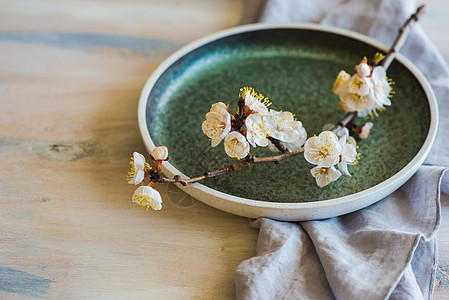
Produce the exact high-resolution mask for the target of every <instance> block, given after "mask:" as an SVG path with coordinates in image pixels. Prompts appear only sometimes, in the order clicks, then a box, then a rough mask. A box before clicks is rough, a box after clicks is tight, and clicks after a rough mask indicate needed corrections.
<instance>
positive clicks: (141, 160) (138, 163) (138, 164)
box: [133, 152, 145, 170]
mask: <svg viewBox="0 0 449 300" xmlns="http://www.w3.org/2000/svg"><path fill="white" fill-rule="evenodd" d="M133 161H134V167H135V168H136V169H138V170H143V168H144V167H145V157H144V156H143V155H142V154H140V153H139V152H134V153H133Z"/></svg>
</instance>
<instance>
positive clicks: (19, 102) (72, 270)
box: [0, 0, 449, 299]
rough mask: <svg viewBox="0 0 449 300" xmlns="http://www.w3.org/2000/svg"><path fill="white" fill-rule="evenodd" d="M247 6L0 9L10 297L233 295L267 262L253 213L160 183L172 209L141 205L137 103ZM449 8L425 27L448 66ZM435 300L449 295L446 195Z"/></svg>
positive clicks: (434, 13)
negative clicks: (168, 61) (165, 68)
mask: <svg viewBox="0 0 449 300" xmlns="http://www.w3.org/2000/svg"><path fill="white" fill-rule="evenodd" d="M242 11H243V2H242V1H238V0H215V1H206V0H152V1H143V0H128V1H124V0H116V1H104V0H94V1H83V0H67V1H56V0H54V1H52V0H40V1H32V0H23V1H14V0H0V166H1V168H0V205H1V209H0V226H1V231H0V298H2V299H4V298H7V299H36V298H44V299H47V298H48V299H97V298H98V299H123V298H128V299H232V298H234V297H235V287H234V269H235V267H236V266H237V265H238V264H239V263H240V262H241V261H243V260H245V259H248V258H250V257H252V256H254V255H255V251H256V243H257V235H258V231H257V230H255V229H252V228H250V227H249V225H248V220H247V219H246V218H242V217H237V216H234V215H230V214H228V213H225V212H222V211H218V210H216V209H213V208H211V207H208V206H206V205H204V204H202V203H200V202H197V201H196V200H194V199H192V198H190V197H189V196H187V195H186V194H184V193H182V192H180V191H179V190H178V189H177V188H176V187H174V186H170V185H163V186H159V188H160V190H161V193H162V197H163V198H164V208H163V210H162V211H160V212H147V211H146V210H144V209H141V208H140V207H139V206H137V205H135V204H133V203H131V201H130V197H131V195H132V193H133V191H134V188H133V187H131V186H129V185H126V183H125V176H126V173H127V171H128V166H129V165H128V162H129V157H130V156H131V154H132V152H133V151H139V152H142V153H145V148H144V146H143V143H142V140H141V137H140V133H139V130H138V126H137V103H138V99H139V95H140V92H141V89H142V87H143V85H144V83H145V81H146V80H147V78H148V76H149V75H150V74H151V72H152V71H153V70H154V69H155V68H156V67H157V66H158V64H159V63H161V62H162V60H163V59H164V58H166V57H167V56H168V55H170V54H171V53H172V52H173V51H175V50H176V49H178V48H179V47H181V46H182V45H185V44H186V43H188V42H191V41H193V40H195V39H197V38H199V37H202V36H204V35H207V34H209V33H213V32H215V31H217V30H220V29H224V28H229V27H232V26H235V25H237V24H238V23H239V21H240V16H241V13H242ZM448 12H449V4H448V2H446V1H444V0H439V1H438V0H433V1H428V16H429V17H428V18H424V20H423V22H422V25H423V27H424V29H425V31H426V32H428V34H429V36H430V38H431V39H432V41H433V42H434V43H435V44H436V46H437V47H438V48H439V49H440V50H441V51H442V53H443V55H444V56H445V57H446V58H448V57H449V39H448V36H447V29H448V28H449V25H448V24H449V21H448V18H447V13H448ZM442 200H443V215H444V218H443V224H442V227H441V229H440V231H439V248H440V266H439V269H438V274H437V275H438V281H437V284H436V290H435V299H445V298H448V297H449V275H448V274H449V229H448V226H447V224H448V223H447V222H448V221H447V219H448V218H449V199H448V197H447V196H443V199H442Z"/></svg>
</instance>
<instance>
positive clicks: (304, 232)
mask: <svg viewBox="0 0 449 300" xmlns="http://www.w3.org/2000/svg"><path fill="white" fill-rule="evenodd" d="M249 3H250V4H251V5H252V7H251V9H250V10H249V11H250V12H251V13H250V14H248V13H247V14H245V17H244V18H245V19H244V20H245V21H246V22H247V23H250V22H251V21H252V20H251V17H253V18H254V17H258V18H260V20H261V21H262V22H271V23H288V22H317V23H321V24H324V25H328V26H338V27H343V28H346V29H352V30H354V31H359V32H361V33H363V34H366V35H369V36H372V37H374V38H375V39H377V40H379V41H380V42H382V43H384V44H386V45H390V44H391V43H392V41H393V39H394V37H395V35H396V33H397V30H398V28H399V27H400V26H401V25H402V23H403V22H404V21H405V20H406V19H407V18H408V17H409V16H410V14H412V13H413V11H414V10H415V8H416V6H417V3H416V2H415V1H406V0H399V1H389V0H350V1H342V0H321V1H319V2H318V1H309V0H297V1H282V0H267V1H256V0H251V1H249ZM401 53H403V54H404V55H405V56H407V57H408V58H409V59H411V60H412V61H413V62H414V63H415V65H416V66H417V67H418V68H419V69H420V70H421V71H422V72H423V74H424V75H425V76H426V77H427V79H428V80H429V81H430V83H431V85H432V87H433V89H434V91H435V93H436V96H437V100H438V103H439V109H440V127H439V131H438V135H437V138H436V141H435V145H434V146H433V148H432V151H431V153H430V154H429V156H428V158H427V159H426V161H425V165H424V166H422V167H421V168H420V169H419V170H418V172H417V173H416V174H415V175H414V176H413V177H412V178H411V179H410V180H409V181H408V182H407V183H406V184H405V185H404V186H403V187H401V188H400V189H399V190H397V191H396V192H394V193H393V194H391V195H390V196H388V197H386V198H385V199H383V200H381V201H380V202H378V203H376V204H374V205H371V206H370V207H368V208H365V209H363V210H360V211H357V212H354V213H351V214H348V215H345V216H341V217H337V218H331V219H327V220H321V221H309V222H299V223H289V222H278V221H274V220H269V219H265V218H261V219H258V220H254V221H251V226H253V227H254V228H259V230H260V232H259V240H258V244H257V256H255V257H253V258H251V259H249V260H246V261H244V262H242V263H241V264H240V265H239V266H238V267H237V269H236V272H235V281H236V293H237V298H238V299H334V298H337V299H388V298H390V299H430V298H431V295H432V290H433V284H434V277H435V267H436V257H437V248H436V237H435V233H436V231H437V229H438V226H439V224H440V185H441V190H442V191H443V192H445V193H448V191H449V176H443V174H444V171H445V170H446V169H447V167H448V166H449V151H447V149H449V139H447V132H448V130H449V118H444V117H443V116H446V115H448V113H449V68H448V67H447V65H446V63H445V62H444V60H443V59H442V58H441V55H440V54H439V53H438V51H437V50H436V49H435V47H434V46H433V45H432V43H431V42H430V41H429V40H428V39H427V37H426V36H425V34H424V32H423V31H422V30H421V28H420V26H419V25H415V26H414V27H413V29H412V31H411V33H410V35H409V37H408V39H407V42H406V44H405V45H404V46H403V48H402V50H401ZM442 180H443V182H442Z"/></svg>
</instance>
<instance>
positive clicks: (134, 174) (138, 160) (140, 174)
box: [128, 152, 145, 185]
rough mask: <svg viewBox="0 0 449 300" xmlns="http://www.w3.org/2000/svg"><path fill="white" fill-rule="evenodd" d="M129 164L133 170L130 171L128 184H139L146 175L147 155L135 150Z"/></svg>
mask: <svg viewBox="0 0 449 300" xmlns="http://www.w3.org/2000/svg"><path fill="white" fill-rule="evenodd" d="M129 164H130V165H131V170H130V171H129V172H128V184H135V185H138V184H139V183H141V182H142V180H143V179H144V177H145V157H144V156H143V155H142V154H140V153H138V152H134V153H133V157H131V161H130V162H129Z"/></svg>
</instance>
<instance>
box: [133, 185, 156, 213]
mask: <svg viewBox="0 0 449 300" xmlns="http://www.w3.org/2000/svg"><path fill="white" fill-rule="evenodd" d="M132 200H133V202H135V203H137V204H139V205H140V206H142V207H146V208H147V210H148V208H150V207H151V208H152V209H153V210H160V209H161V208H162V198H161V195H160V194H159V192H158V191H156V190H155V189H153V188H152V187H149V186H146V185H144V186H140V187H138V188H137V190H136V191H135V192H134V194H133V197H132Z"/></svg>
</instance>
